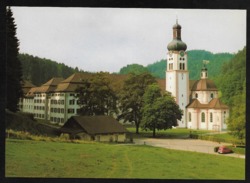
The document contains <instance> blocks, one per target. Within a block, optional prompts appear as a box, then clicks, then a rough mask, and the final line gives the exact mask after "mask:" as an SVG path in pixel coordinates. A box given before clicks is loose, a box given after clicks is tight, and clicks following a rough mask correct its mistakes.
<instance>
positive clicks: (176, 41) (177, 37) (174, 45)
mask: <svg viewBox="0 0 250 183" xmlns="http://www.w3.org/2000/svg"><path fill="white" fill-rule="evenodd" d="M167 48H168V51H181V50H183V51H186V49H187V45H186V43H184V42H183V41H182V40H181V26H180V25H179V24H178V21H176V24H175V25H174V26H173V40H172V41H171V42H170V43H169V44H168V47H167Z"/></svg>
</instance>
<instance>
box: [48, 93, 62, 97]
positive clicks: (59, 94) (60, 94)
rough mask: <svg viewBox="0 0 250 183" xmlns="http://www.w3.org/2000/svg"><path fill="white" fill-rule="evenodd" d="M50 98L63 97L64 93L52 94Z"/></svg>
mask: <svg viewBox="0 0 250 183" xmlns="http://www.w3.org/2000/svg"><path fill="white" fill-rule="evenodd" d="M51 96H62V97H63V96H64V93H52V94H51Z"/></svg>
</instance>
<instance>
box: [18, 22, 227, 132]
mask: <svg viewBox="0 0 250 183" xmlns="http://www.w3.org/2000/svg"><path fill="white" fill-rule="evenodd" d="M167 49H168V53H167V68H166V79H156V80H157V83H158V85H159V86H160V88H161V90H162V91H169V92H171V94H172V96H173V97H174V98H175V101H176V103H177V104H178V105H179V106H180V108H181V109H182V111H183V116H182V119H181V120H180V121H178V128H188V129H203V130H216V131H222V130H226V129H227V125H226V119H227V118H228V116H229V108H228V106H226V105H225V104H223V103H222V102H221V101H220V99H219V98H218V89H217V88H216V86H215V84H214V82H213V81H212V80H209V79H208V69H207V68H206V65H204V66H203V68H201V71H197V72H201V75H200V80H197V81H195V80H189V71H188V64H187V63H188V55H187V52H186V49H187V45H186V44H185V43H184V42H183V41H182V40H181V26H180V25H179V24H178V22H176V24H175V25H174V26H173V40H172V41H171V42H170V43H169V44H168V46H167ZM91 77H92V74H90V73H75V74H73V75H71V76H69V77H68V78H66V79H63V78H51V79H50V80H49V81H47V82H46V83H44V84H42V85H41V86H38V87H36V86H34V85H32V84H31V83H29V82H25V84H24V86H23V91H24V94H25V95H24V97H23V98H20V101H19V109H20V111H22V112H26V113H31V114H33V115H34V118H36V119H42V120H47V121H50V123H53V124H58V125H61V126H62V125H64V123H65V122H66V121H67V120H68V119H69V118H71V117H72V116H77V115H78V111H79V109H80V105H79V103H78V102H79V101H78V99H77V95H78V94H77V93H76V89H77V87H78V86H81V85H82V84H83V83H82V81H83V79H87V78H91ZM109 77H110V79H111V80H112V82H111V84H112V85H122V83H123V82H124V80H125V79H126V78H127V77H128V76H126V75H119V74H110V75H109Z"/></svg>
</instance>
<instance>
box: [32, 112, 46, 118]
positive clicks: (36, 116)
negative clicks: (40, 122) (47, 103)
mask: <svg viewBox="0 0 250 183" xmlns="http://www.w3.org/2000/svg"><path fill="white" fill-rule="evenodd" d="M34 117H35V118H42V119H44V118H45V117H44V114H37V113H34Z"/></svg>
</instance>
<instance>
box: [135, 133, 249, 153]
mask: <svg viewBox="0 0 250 183" xmlns="http://www.w3.org/2000/svg"><path fill="white" fill-rule="evenodd" d="M134 142H135V144H137V145H143V144H145V145H151V146H156V147H163V148H167V149H176V150H183V151H193V152H201V153H208V154H216V155H220V156H232V157H237V158H245V155H240V154H235V153H232V154H223V155H222V154H218V153H216V152H214V147H216V146H221V145H231V144H227V143H220V144H219V143H218V142H211V141H206V140H196V139H153V138H144V139H134Z"/></svg>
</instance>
